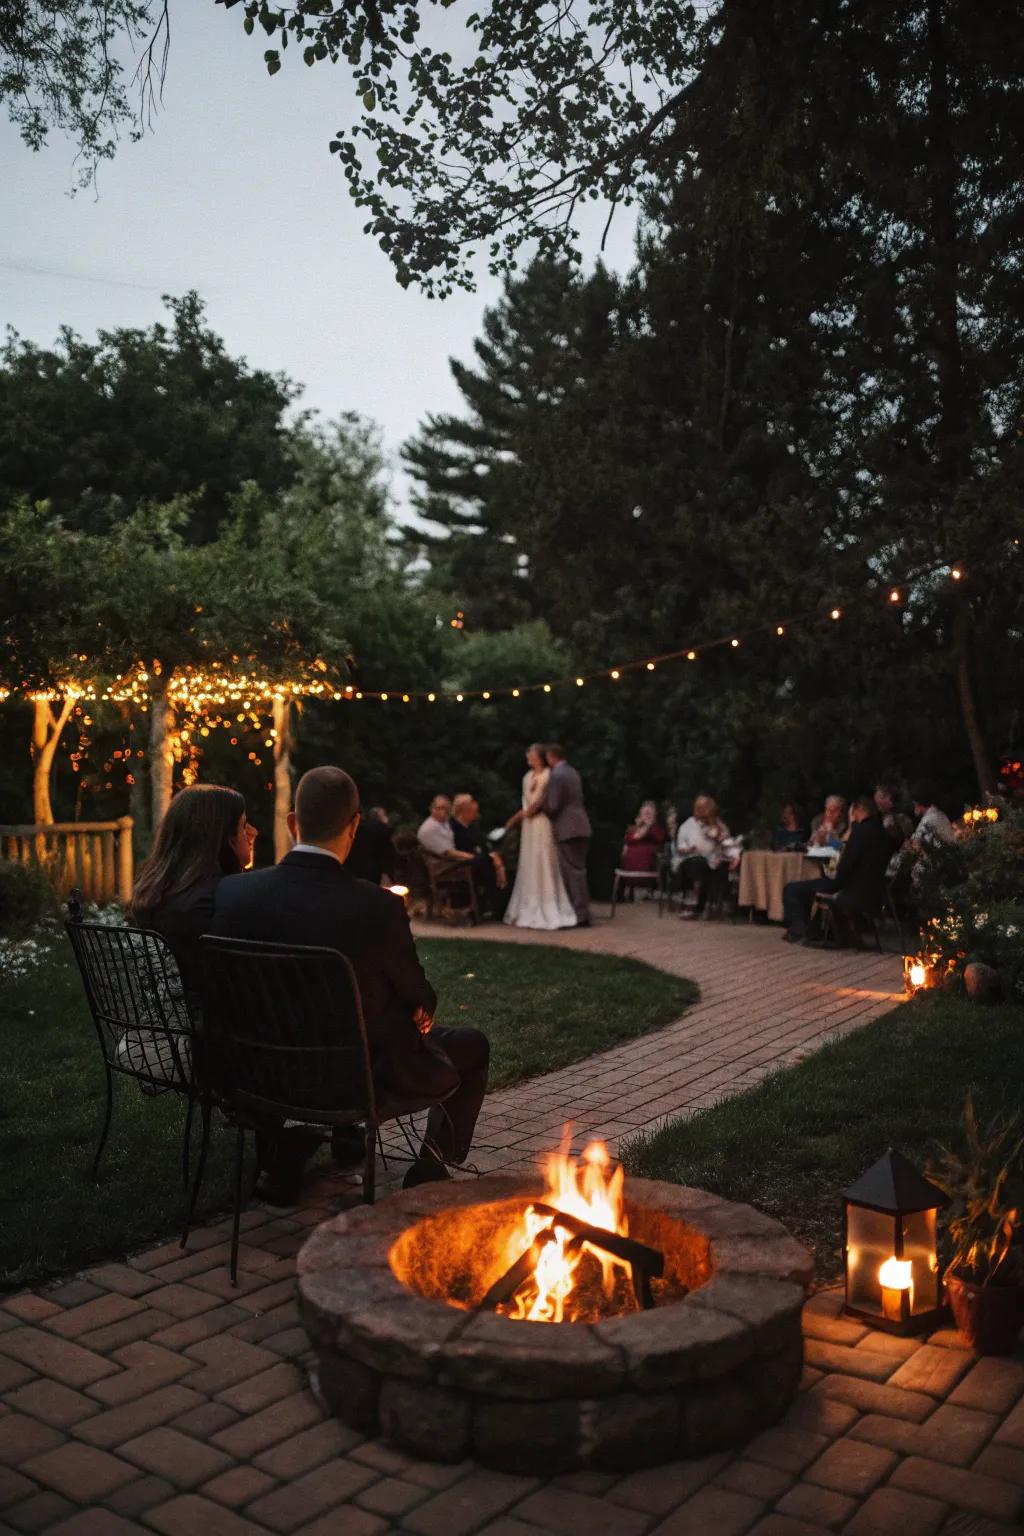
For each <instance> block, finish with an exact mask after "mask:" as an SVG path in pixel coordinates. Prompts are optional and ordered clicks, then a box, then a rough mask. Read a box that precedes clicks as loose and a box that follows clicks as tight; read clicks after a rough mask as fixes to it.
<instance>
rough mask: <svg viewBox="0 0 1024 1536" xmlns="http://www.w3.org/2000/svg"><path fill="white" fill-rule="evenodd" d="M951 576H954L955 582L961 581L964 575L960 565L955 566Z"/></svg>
mask: <svg viewBox="0 0 1024 1536" xmlns="http://www.w3.org/2000/svg"><path fill="white" fill-rule="evenodd" d="M949 574H950V575H951V576H952V578H953V580H954V581H959V580H960V578H961V577H962V576H963V574H964V573H963V571H962V570H961V569H960V567H959V566H958V565H954V567H953V569H952V570H951V571H950V573H949Z"/></svg>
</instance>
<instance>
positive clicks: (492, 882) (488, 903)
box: [451, 794, 508, 917]
mask: <svg viewBox="0 0 1024 1536" xmlns="http://www.w3.org/2000/svg"><path fill="white" fill-rule="evenodd" d="M451 829H452V837H453V838H454V841H455V850H456V852H457V853H468V854H469V855H470V857H471V858H472V860H473V863H472V870H473V879H474V881H475V882H476V887H477V891H478V893H479V895H480V896H481V897H482V905H483V907H484V908H485V910H486V912H487V913H488V915H489V916H491V917H500V916H501V914H502V912H503V911H504V909H505V906H506V903H507V901H508V895H507V891H508V876H507V875H506V874H505V863H504V860H503V859H502V857H501V855H500V854H498V853H492V852H491V851H490V849H489V848H488V847H487V843H486V841H485V839H484V834H483V829H482V827H481V825H480V802H479V800H475V799H474V798H473V796H472V795H465V794H463V795H456V796H455V799H454V800H453V801H452V816H451Z"/></svg>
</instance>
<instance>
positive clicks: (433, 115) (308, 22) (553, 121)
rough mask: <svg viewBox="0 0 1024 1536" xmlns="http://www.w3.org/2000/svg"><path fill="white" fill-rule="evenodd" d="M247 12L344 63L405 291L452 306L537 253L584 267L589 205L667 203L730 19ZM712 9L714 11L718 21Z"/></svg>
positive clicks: (272, 36) (358, 165)
mask: <svg viewBox="0 0 1024 1536" xmlns="http://www.w3.org/2000/svg"><path fill="white" fill-rule="evenodd" d="M218 3H220V4H224V5H226V6H228V7H229V8H231V7H234V6H237V5H242V6H243V9H244V13H245V18H244V26H245V30H246V32H248V33H250V34H253V33H257V34H259V33H262V34H264V35H265V40H267V39H269V40H270V41H272V42H273V43H275V44H276V46H275V47H272V48H267V49H266V50H265V53H264V57H265V60H266V63H267V68H268V70H269V71H270V73H271V74H276V73H277V71H278V70H279V69H280V68H281V64H282V52H283V51H284V50H286V49H287V48H288V46H289V45H291V46H292V47H294V48H295V49H296V50H297V51H299V52H301V56H302V58H303V60H304V62H305V63H306V64H307V65H308V66H310V67H313V66H315V65H317V64H319V63H324V62H329V63H331V64H342V65H344V66H346V67H347V68H348V71H349V73H350V77H351V81H352V87H353V95H354V100H355V102H356V103H357V104H358V107H359V108H361V111H359V112H357V117H356V120H355V122H354V123H352V124H351V125H347V126H343V127H340V128H339V129H338V131H337V134H336V136H335V138H334V139H333V140H332V141H331V145H330V148H331V151H332V153H333V154H336V155H337V156H338V157H339V159H340V162H341V165H342V168H343V170H344V173H345V176H346V178H347V180H348V183H349V190H350V192H351V194H352V196H353V198H354V199H355V202H356V203H357V205H358V206H360V207H362V208H365V209H367V211H368V214H369V219H368V222H367V224H366V226H365V229H366V232H367V233H369V234H372V235H373V236H374V237H375V238H376V239H377V241H378V243H379V244H380V246H381V248H382V249H383V250H384V251H385V252H386V253H387V255H388V256H389V257H390V258H391V260H392V262H393V263H394V266H395V269H396V273H397V276H398V279H399V281H400V282H401V283H403V284H406V285H408V284H410V283H413V282H416V283H420V284H421V285H422V286H423V287H424V288H425V290H426V291H427V292H428V293H432V294H436V295H444V294H446V293H448V292H450V291H451V290H452V288H453V287H456V286H462V287H466V288H472V287H473V266H474V263H475V261H476V259H477V258H479V257H483V258H484V259H486V261H487V263H488V266H489V268H490V270H491V271H492V272H495V273H499V272H507V271H510V270H513V269H514V268H515V267H516V265H517V260H516V258H517V253H518V252H519V251H520V249H521V248H522V247H523V246H526V245H528V246H530V248H531V249H539V250H541V251H542V252H553V251H556V250H557V251H561V252H563V253H564V252H570V253H573V254H575V236H574V220H575V217H576V214H577V212H578V211H579V209H580V206H581V205H582V204H583V203H585V202H587V201H589V200H598V199H600V200H603V201H604V202H606V203H610V204H611V205H612V208H613V209H614V207H615V206H616V205H617V204H618V203H624V204H628V203H631V202H633V201H634V200H635V199H637V198H642V197H643V195H644V194H645V193H646V192H647V191H649V190H650V188H651V187H652V186H653V184H654V182H655V180H656V179H657V177H658V176H659V175H660V174H662V173H663V172H664V170H665V168H666V166H667V165H670V164H671V162H672V160H673V159H674V158H675V156H676V155H677V153H678V151H677V149H676V148H675V146H674V138H675V134H676V130H677V126H678V122H679V119H680V116H681V114H682V113H683V112H684V111H685V110H686V109H687V103H688V96H689V94H690V92H691V89H692V86H693V82H694V79H695V69H696V63H697V59H698V54H699V50H700V49H701V48H702V47H703V46H705V45H706V44H707V41H708V38H709V36H710V35H712V34H713V31H714V28H715V26H716V22H715V21H714V20H713V19H708V18H707V16H706V15H702V14H700V13H699V12H698V9H697V8H696V7H695V6H693V5H689V4H681V3H674V0H657V3H652V0H590V3H589V4H586V5H583V4H577V3H576V0H556V3H552V4H537V3H535V0H506V3H503V4H500V5H487V4H483V5H481V6H480V8H479V10H477V11H475V12H473V13H472V14H468V15H467V14H465V8H464V7H462V6H459V7H456V6H455V3H454V0H437V3H434V4H425V3H420V0H412V3H405V4H398V3H394V0H356V3H352V0H348V3H339V4H331V3H329V0H304V3H300V4H298V5H296V6H294V7H292V8H289V9H288V10H283V9H280V8H278V7H276V6H273V5H270V4H268V3H266V0H218ZM702 10H705V11H706V8H702Z"/></svg>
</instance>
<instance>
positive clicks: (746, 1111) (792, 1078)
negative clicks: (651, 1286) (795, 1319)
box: [625, 994, 1024, 1280]
mask: <svg viewBox="0 0 1024 1536" xmlns="http://www.w3.org/2000/svg"><path fill="white" fill-rule="evenodd" d="M1022 1082H1024V1008H1021V1007H1012V1006H998V1007H991V1008H984V1007H979V1006H977V1005H975V1004H971V1003H968V1002H967V1001H966V999H964V998H960V997H956V996H943V995H938V994H933V995H932V996H930V997H928V998H921V999H919V1000H915V1002H913V1003H911V1004H908V1005H906V1006H904V1007H901V1008H897V1009H895V1010H894V1012H892V1013H889V1014H886V1015H885V1016H884V1017H882V1018H880V1019H877V1020H876V1021H875V1022H874V1023H873V1024H869V1025H868V1026H867V1027H866V1028H864V1029H862V1030H858V1031H857V1033H856V1034H853V1035H849V1036H847V1037H846V1038H845V1039H843V1040H840V1041H836V1042H835V1043H834V1044H831V1045H828V1046H826V1047H825V1048H824V1049H823V1050H821V1051H819V1052H817V1053H816V1054H815V1055H813V1056H810V1057H808V1058H807V1060H806V1061H803V1062H801V1063H800V1064H799V1065H798V1066H795V1067H790V1068H786V1069H783V1070H781V1071H779V1072H776V1073H774V1074H773V1075H772V1076H770V1077H767V1078H765V1080H764V1081H763V1082H762V1083H759V1084H758V1086H757V1087H756V1088H753V1089H750V1090H749V1091H748V1092H746V1093H743V1094H740V1095H737V1096H736V1097H735V1098H732V1099H727V1100H725V1101H723V1103H721V1104H718V1105H716V1106H715V1107H714V1108H712V1109H708V1110H704V1111H702V1112H700V1113H698V1114H697V1115H695V1116H694V1117H693V1118H692V1119H690V1120H687V1121H683V1120H678V1121H673V1122H672V1123H670V1124H669V1125H667V1126H665V1128H664V1129H662V1130H660V1131H658V1132H656V1133H654V1134H649V1135H640V1136H637V1137H635V1138H634V1139H633V1140H632V1141H631V1143H630V1144H629V1146H628V1147H627V1148H626V1150H625V1161H626V1165H627V1167H628V1168H629V1170H630V1171H631V1172H633V1173H638V1174H645V1175H646V1176H647V1177H648V1178H658V1179H669V1180H671V1181H673V1182H675V1183H678V1184H695V1185H699V1186H701V1187H702V1188H704V1189H710V1190H713V1191H715V1192H716V1193H718V1194H721V1195H724V1196H725V1197H726V1198H728V1199H730V1200H742V1201H746V1202H749V1203H750V1204H752V1205H756V1206H758V1207H759V1209H761V1210H763V1211H765V1212H767V1213H769V1214H770V1215H772V1216H777V1217H778V1218H779V1220H780V1221H782V1222H784V1223H785V1225H786V1226H787V1227H788V1228H789V1229H790V1231H791V1232H793V1234H794V1235H795V1236H797V1237H799V1238H800V1239H801V1240H802V1241H803V1242H805V1243H807V1245H808V1246H809V1247H811V1248H813V1249H814V1251H815V1255H816V1259H817V1267H818V1274H819V1277H820V1278H821V1279H823V1280H824V1279H832V1278H835V1277H836V1276H838V1275H839V1273H840V1270H841V1254H840V1247H841V1235H840V1227H841V1204H840V1195H841V1192H842V1191H843V1189H845V1188H846V1186H847V1185H848V1184H850V1183H851V1182H852V1181H853V1180H854V1179H855V1178H856V1176H857V1175H858V1174H859V1173H861V1172H862V1171H863V1170H864V1169H865V1168H867V1167H868V1166H869V1165H870V1164H871V1163H873V1162H874V1161H875V1160H876V1159H877V1158H878V1157H880V1156H881V1155H882V1153H883V1152H885V1150H886V1148H887V1147H889V1146H894V1147H896V1148H898V1150H899V1151H901V1152H903V1153H904V1154H905V1155H906V1156H907V1157H909V1158H911V1159H912V1161H914V1162H916V1163H917V1164H918V1166H923V1165H924V1163H925V1162H926V1161H927V1158H928V1155H929V1150H930V1147H931V1145H932V1144H933V1143H934V1142H935V1141H940V1142H949V1141H951V1140H956V1139H957V1136H958V1130H959V1120H960V1112H961V1109H962V1106H963V1101H964V1096H965V1094H966V1093H967V1092H968V1091H971V1092H972V1093H973V1094H974V1098H975V1103H976V1105H977V1107H978V1111H979V1115H980V1116H981V1117H982V1118H983V1119H986V1118H987V1117H989V1116H990V1115H992V1114H994V1113H996V1112H1003V1113H1016V1112H1018V1111H1019V1110H1020V1109H1021V1083H1022Z"/></svg>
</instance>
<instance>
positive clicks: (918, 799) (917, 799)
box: [911, 783, 956, 853]
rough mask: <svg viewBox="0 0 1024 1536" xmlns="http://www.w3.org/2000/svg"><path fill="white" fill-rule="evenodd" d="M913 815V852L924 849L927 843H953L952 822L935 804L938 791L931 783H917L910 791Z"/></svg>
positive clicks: (954, 839)
mask: <svg viewBox="0 0 1024 1536" xmlns="http://www.w3.org/2000/svg"><path fill="white" fill-rule="evenodd" d="M911 798H912V799H913V802H914V815H915V816H916V817H917V826H916V827H915V828H914V830H913V833H912V834H911V847H912V848H913V850H914V851H915V852H918V853H919V852H921V851H922V850H924V849H926V848H927V846H928V844H929V843H931V844H932V845H933V846H934V845H935V844H937V843H955V842H956V833H955V832H954V831H953V823H952V822H951V821H950V819H949V817H948V816H947V815H946V813H945V811H944V810H942V809H941V807H940V806H938V805H936V803H935V802H936V800H937V798H938V791H937V790H936V789H935V786H934V785H933V784H928V783H924V784H918V785H917V787H916V788H915V789H914V790H913V791H912V795H911Z"/></svg>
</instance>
